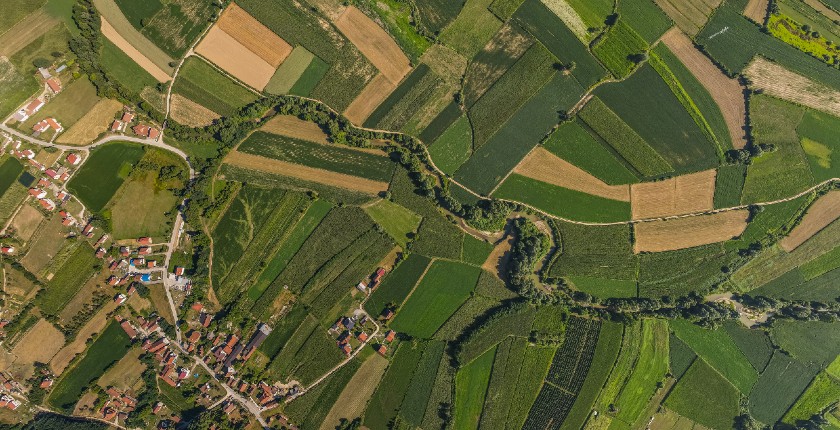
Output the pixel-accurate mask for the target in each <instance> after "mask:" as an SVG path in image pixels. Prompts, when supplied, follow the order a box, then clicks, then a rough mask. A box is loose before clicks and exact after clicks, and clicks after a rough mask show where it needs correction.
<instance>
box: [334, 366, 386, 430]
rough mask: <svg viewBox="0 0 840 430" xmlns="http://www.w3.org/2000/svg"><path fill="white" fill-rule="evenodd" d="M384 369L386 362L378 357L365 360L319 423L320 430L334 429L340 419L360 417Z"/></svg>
mask: <svg viewBox="0 0 840 430" xmlns="http://www.w3.org/2000/svg"><path fill="white" fill-rule="evenodd" d="M386 368H388V360H386V359H385V358H383V357H381V356H379V355H376V354H374V355H371V356H370V357H369V358H368V359H367V360H365V362H364V363H362V365H361V366H360V367H359V370H357V371H356V373H355V374H354V375H353V377H352V378H350V381H348V382H347V385H345V386H344V389H343V390H341V394H340V395H339V396H338V398H337V399H336V400H335V402H334V404H333V407H332V409H330V412H329V413H328V414H327V416H326V418H324V421H323V422H322V423H321V430H330V429H334V428H336V427H337V426H339V424H340V420H341V419H342V418H345V419H348V420H352V419H353V418H355V417H359V416H362V414H363V413H364V411H365V406H367V402H368V400H369V399H370V397H371V396H373V392H374V391H375V390H376V386H377V385H378V384H379V380H380V379H382V375H384V374H385V369H386Z"/></svg>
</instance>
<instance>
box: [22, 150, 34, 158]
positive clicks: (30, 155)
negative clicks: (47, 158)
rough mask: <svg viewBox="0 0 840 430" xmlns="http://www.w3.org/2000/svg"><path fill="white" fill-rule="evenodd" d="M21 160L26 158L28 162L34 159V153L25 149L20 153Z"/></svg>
mask: <svg viewBox="0 0 840 430" xmlns="http://www.w3.org/2000/svg"><path fill="white" fill-rule="evenodd" d="M20 156H21V158H27V159H29V160H31V159H33V158H35V151H33V150H31V149H26V150H24V151H23V152H21V153H20Z"/></svg>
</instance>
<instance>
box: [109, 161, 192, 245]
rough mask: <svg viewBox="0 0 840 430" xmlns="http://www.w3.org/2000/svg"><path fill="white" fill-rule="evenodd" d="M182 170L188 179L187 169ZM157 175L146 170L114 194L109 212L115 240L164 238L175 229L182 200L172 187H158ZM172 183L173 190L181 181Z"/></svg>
mask: <svg viewBox="0 0 840 430" xmlns="http://www.w3.org/2000/svg"><path fill="white" fill-rule="evenodd" d="M182 171H183V173H184V177H185V178H186V177H187V172H186V170H182ZM156 174H157V172H145V177H142V178H140V177H138V178H132V179H131V180H129V181H128V182H126V183H125V184H123V186H122V187H121V188H120V190H118V191H117V193H116V194H115V195H114V198H113V201H112V202H111V203H110V204H109V208H108V210H107V212H110V220H111V226H112V228H113V235H114V238H115V239H133V238H138V237H144V236H151V237H165V236H168V235H169V234H170V233H171V232H172V222H173V218H174V216H173V215H174V213H175V209H176V207H177V205H178V203H179V202H180V200H181V199H180V198H179V197H178V196H176V195H175V194H174V193H173V192H172V191H170V190H169V189H160V188H158V185H157V184H156V183H155V181H156V180H157V178H156V177H155V175H156ZM170 185H172V186H173V189H174V187H176V186H178V188H180V186H179V185H181V184H174V183H173V184H170Z"/></svg>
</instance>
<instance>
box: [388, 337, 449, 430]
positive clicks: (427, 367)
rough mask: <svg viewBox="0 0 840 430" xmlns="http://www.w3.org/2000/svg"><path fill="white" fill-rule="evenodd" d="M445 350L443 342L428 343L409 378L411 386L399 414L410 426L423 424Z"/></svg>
mask: <svg viewBox="0 0 840 430" xmlns="http://www.w3.org/2000/svg"><path fill="white" fill-rule="evenodd" d="M445 348H446V343H445V342H434V341H432V342H429V343H428V344H427V346H426V349H425V350H424V351H423V355H422V356H421V357H420V361H419V362H418V363H417V368H416V369H415V370H414V374H413V375H412V376H411V385H409V386H408V390H407V391H406V395H405V398H404V399H403V402H402V406H400V413H399V414H400V417H402V418H403V419H404V420H405V421H407V422H408V423H410V424H411V425H414V426H420V425H421V424H422V422H423V416H424V415H425V413H426V409H427V408H426V406H427V403H428V402H429V398H430V397H431V394H432V390H433V389H434V385H435V379H437V373H438V368H439V366H440V361H441V359H443V357H444V354H443V352H444V349H445Z"/></svg>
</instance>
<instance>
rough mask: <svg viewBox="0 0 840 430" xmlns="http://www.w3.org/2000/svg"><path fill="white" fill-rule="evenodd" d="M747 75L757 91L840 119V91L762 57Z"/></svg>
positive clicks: (751, 65) (754, 63)
mask: <svg viewBox="0 0 840 430" xmlns="http://www.w3.org/2000/svg"><path fill="white" fill-rule="evenodd" d="M744 74H745V75H746V76H747V77H748V78H750V81H752V86H753V87H755V88H760V89H762V90H764V92H765V93H767V94H769V95H771V96H773V97H778V98H780V99H783V100H788V101H791V102H794V103H796V104H800V105H803V106H807V107H809V108H812V109H816V110H819V111H822V112H825V113H828V114H831V115H834V116H840V91H837V90H835V89H832V88H829V87H827V86H825V85H821V84H819V83H817V82H814V81H812V80H811V79H809V78H807V77H805V76H802V75H800V74H798V73H794V72H791V71H790V70H788V69H785V68H784V67H782V66H780V65H778V64H776V63H773V62H771V61H768V60H765V59H764V58H761V57H756V58H755V60H753V61H752V63H750V64H749V66H747V68H746V69H744Z"/></svg>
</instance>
